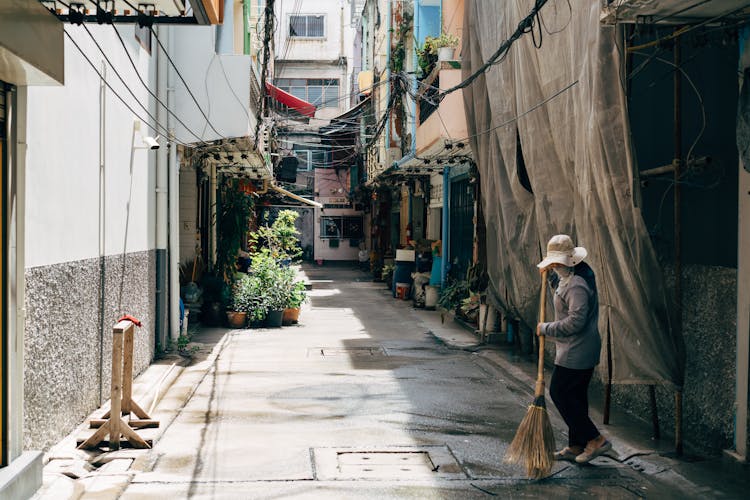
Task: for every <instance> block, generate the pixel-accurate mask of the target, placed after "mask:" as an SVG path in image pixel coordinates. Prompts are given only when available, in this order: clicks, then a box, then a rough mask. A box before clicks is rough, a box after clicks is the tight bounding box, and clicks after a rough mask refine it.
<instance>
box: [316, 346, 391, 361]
mask: <svg viewBox="0 0 750 500" xmlns="http://www.w3.org/2000/svg"><path fill="white" fill-rule="evenodd" d="M387 355H388V354H387V353H386V352H385V350H384V349H383V348H382V347H380V346H366V347H309V348H308V349H307V356H308V357H310V356H319V357H321V358H335V357H341V356H347V357H355V358H367V357H376V356H387Z"/></svg>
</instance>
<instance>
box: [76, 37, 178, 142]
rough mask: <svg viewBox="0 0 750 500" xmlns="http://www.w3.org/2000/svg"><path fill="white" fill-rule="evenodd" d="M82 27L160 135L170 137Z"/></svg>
mask: <svg viewBox="0 0 750 500" xmlns="http://www.w3.org/2000/svg"><path fill="white" fill-rule="evenodd" d="M81 27H82V28H83V29H84V30H85V31H86V33H87V34H88V35H89V37H90V38H91V40H92V41H93V42H94V45H95V46H96V48H97V49H99V52H101V54H102V57H104V60H105V61H106V62H107V64H108V65H109V67H111V68H112V71H114V73H115V76H117V78H118V79H119V80H120V82H121V83H122V85H123V86H124V87H125V90H127V91H128V93H129V94H130V96H131V97H132V98H133V99H134V100H135V102H137V103H138V106H140V107H141V109H142V110H143V111H144V112H145V113H146V115H147V116H148V117H149V118H151V120H153V122H154V123H155V124H156V125H157V126H159V127H161V130H160V131H159V133H160V134H163V135H165V136H168V135H169V132H168V131H167V128H166V127H165V126H164V125H163V124H161V123H159V121H158V120H157V119H156V117H155V116H154V115H152V114H151V113H150V112H149V110H148V108H147V107H146V106H145V105H144V104H143V103H142V102H141V101H140V99H138V96H136V95H135V92H133V89H131V88H130V86H129V85H128V84H127V82H125V79H124V78H123V77H122V75H121V74H120V72H119V71H117V68H115V67H114V65H113V64H112V62H111V61H110V60H109V58H108V57H107V54H106V53H105V52H104V50H103V49H102V47H101V45H99V42H98V41H97V40H96V38H94V35H92V34H91V32H90V31H89V29H88V28H87V27H86V25H85V24H82V25H81Z"/></svg>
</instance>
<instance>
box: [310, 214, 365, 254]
mask: <svg viewBox="0 0 750 500" xmlns="http://www.w3.org/2000/svg"><path fill="white" fill-rule="evenodd" d="M336 215H351V216H359V217H362V212H357V211H356V210H353V209H350V208H326V209H324V210H321V209H320V208H316V209H315V218H314V221H315V244H314V247H313V250H314V254H315V259H316V260H317V259H323V261H327V260H357V257H358V253H359V247H351V246H349V240H348V239H343V238H342V239H340V240H339V246H338V248H331V247H330V246H329V244H328V241H329V240H328V239H322V238H321V237H320V218H321V216H336ZM364 240H365V241H366V240H367V234H366V233H365V238H364Z"/></svg>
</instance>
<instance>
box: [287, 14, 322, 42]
mask: <svg viewBox="0 0 750 500" xmlns="http://www.w3.org/2000/svg"><path fill="white" fill-rule="evenodd" d="M325 20H326V18H325V16H323V15H317V16H311V15H306V16H289V37H290V38H325V36H326V23H325Z"/></svg>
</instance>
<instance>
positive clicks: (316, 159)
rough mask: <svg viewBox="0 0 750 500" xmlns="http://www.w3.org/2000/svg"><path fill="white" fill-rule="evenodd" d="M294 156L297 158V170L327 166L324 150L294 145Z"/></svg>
mask: <svg viewBox="0 0 750 500" xmlns="http://www.w3.org/2000/svg"><path fill="white" fill-rule="evenodd" d="M294 156H296V157H297V159H298V160H299V165H298V166H297V171H298V172H299V171H310V170H314V169H316V168H324V167H327V166H328V161H327V160H328V158H326V152H325V150H322V149H315V148H314V147H311V146H300V145H297V144H295V145H294Z"/></svg>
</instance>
